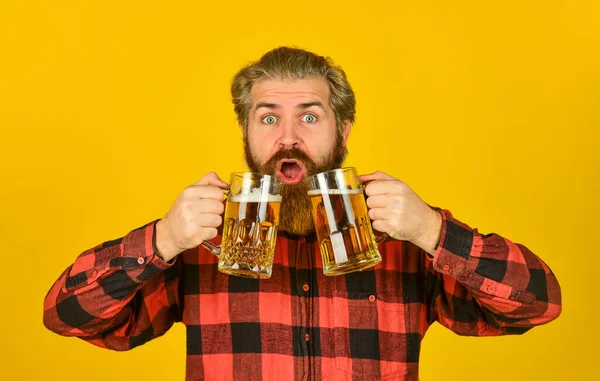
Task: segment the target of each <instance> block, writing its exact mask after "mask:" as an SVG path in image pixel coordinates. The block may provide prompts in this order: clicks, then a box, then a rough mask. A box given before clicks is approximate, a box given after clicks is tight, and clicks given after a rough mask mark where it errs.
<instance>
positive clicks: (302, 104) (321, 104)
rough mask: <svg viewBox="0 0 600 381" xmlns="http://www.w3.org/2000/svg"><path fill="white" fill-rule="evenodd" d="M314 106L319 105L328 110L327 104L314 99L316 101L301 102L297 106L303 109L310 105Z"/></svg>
mask: <svg viewBox="0 0 600 381" xmlns="http://www.w3.org/2000/svg"><path fill="white" fill-rule="evenodd" d="M312 106H317V107H320V108H322V109H323V111H327V110H325V106H324V105H323V103H321V102H319V101H314V102H307V103H300V104H299V105H298V106H297V107H298V108H301V109H307V108H309V107H312Z"/></svg>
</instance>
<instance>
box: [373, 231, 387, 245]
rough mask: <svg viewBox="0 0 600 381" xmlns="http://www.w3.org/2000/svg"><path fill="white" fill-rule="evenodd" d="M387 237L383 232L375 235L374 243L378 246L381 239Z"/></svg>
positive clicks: (381, 241) (383, 239)
mask: <svg viewBox="0 0 600 381" xmlns="http://www.w3.org/2000/svg"><path fill="white" fill-rule="evenodd" d="M388 237H389V235H388V233H383V234H381V235H375V244H376V245H378V246H379V245H380V244H381V243H383V241H385V240H386V239H388Z"/></svg>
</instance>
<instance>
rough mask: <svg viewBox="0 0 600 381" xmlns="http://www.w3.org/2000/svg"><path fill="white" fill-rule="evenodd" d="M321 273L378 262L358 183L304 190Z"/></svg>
mask: <svg viewBox="0 0 600 381" xmlns="http://www.w3.org/2000/svg"><path fill="white" fill-rule="evenodd" d="M308 196H309V198H310V201H311V204H312V213H313V220H314V222H315V229H316V233H317V239H318V240H319V246H320V249H321V256H322V258H323V272H324V273H325V275H340V274H346V273H349V272H353V271H360V270H364V269H366V268H369V267H371V266H374V265H376V264H378V263H379V262H381V255H380V254H379V251H378V250H377V240H376V238H375V236H374V235H373V229H372V227H371V220H370V218H369V215H368V212H367V206H366V204H365V199H364V195H363V190H362V186H360V184H358V185H357V187H356V188H355V189H324V190H323V189H313V190H310V191H309V192H308Z"/></svg>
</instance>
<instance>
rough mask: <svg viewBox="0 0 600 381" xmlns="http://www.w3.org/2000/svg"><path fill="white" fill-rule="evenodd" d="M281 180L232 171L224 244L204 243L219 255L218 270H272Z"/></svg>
mask: <svg viewBox="0 0 600 381" xmlns="http://www.w3.org/2000/svg"><path fill="white" fill-rule="evenodd" d="M281 185H282V183H281V182H280V181H279V180H277V179H275V178H274V177H271V176H269V175H264V174H260V173H251V172H236V173H232V174H231V178H230V181H229V189H228V192H227V203H226V204H225V215H224V217H223V234H222V235H221V245H219V246H217V245H215V244H214V243H211V242H210V241H204V242H202V244H201V245H202V246H203V247H204V248H205V249H207V250H208V251H209V252H211V253H212V254H214V255H216V256H217V257H218V258H219V264H218V266H217V268H218V269H219V271H221V272H223V273H226V274H229V275H237V276H241V277H248V278H257V279H267V278H270V277H271V273H272V271H273V257H274V255H275V243H276V242H277V226H278V225H279V208H280V206H281V194H280V191H281Z"/></svg>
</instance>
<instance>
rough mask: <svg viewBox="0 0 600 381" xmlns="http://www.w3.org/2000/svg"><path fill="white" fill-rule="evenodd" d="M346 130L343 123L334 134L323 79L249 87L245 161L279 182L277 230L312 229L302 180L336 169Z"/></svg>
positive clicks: (268, 82)
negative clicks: (250, 105) (278, 221)
mask: <svg viewBox="0 0 600 381" xmlns="http://www.w3.org/2000/svg"><path fill="white" fill-rule="evenodd" d="M349 132H350V122H347V123H345V124H344V128H343V132H342V133H341V134H340V133H338V130H337V126H336V119H335V113H334V112H333V110H332V109H331V107H330V106H329V86H328V84H327V81H326V80H325V79H324V78H306V79H300V80H278V79H277V80H276V79H269V80H262V81H260V82H258V83H256V84H255V85H254V86H253V88H252V107H251V109H250V113H249V115H248V134H247V138H246V140H245V141H244V148H245V153H246V162H247V163H248V167H249V168H250V170H251V171H253V172H260V173H266V174H270V175H274V176H276V177H278V178H279V179H280V180H282V181H283V182H284V187H283V189H282V196H283V198H282V205H281V216H280V224H279V229H280V230H283V231H286V232H288V233H291V234H307V233H309V232H311V231H313V230H314V225H313V221H312V215H311V209H310V208H311V206H310V201H309V199H308V196H307V191H308V189H307V185H306V184H305V182H303V180H304V179H306V178H307V177H308V176H311V175H313V174H316V173H319V172H323V171H326V170H329V169H333V168H339V167H340V166H341V165H342V163H343V161H344V158H345V156H346V140H347V138H348V134H349Z"/></svg>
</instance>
